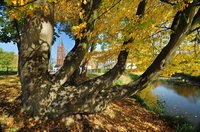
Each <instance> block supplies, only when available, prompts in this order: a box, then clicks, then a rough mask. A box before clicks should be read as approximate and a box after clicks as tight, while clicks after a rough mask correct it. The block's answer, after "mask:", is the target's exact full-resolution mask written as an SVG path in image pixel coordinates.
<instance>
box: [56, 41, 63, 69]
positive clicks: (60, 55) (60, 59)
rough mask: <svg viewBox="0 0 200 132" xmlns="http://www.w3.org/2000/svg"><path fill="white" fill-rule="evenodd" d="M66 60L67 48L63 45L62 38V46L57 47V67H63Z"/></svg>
mask: <svg viewBox="0 0 200 132" xmlns="http://www.w3.org/2000/svg"><path fill="white" fill-rule="evenodd" d="M64 60H65V47H64V45H63V41H62V37H60V44H59V45H58V47H57V59H56V65H55V67H61V66H62V65H63V62H64Z"/></svg>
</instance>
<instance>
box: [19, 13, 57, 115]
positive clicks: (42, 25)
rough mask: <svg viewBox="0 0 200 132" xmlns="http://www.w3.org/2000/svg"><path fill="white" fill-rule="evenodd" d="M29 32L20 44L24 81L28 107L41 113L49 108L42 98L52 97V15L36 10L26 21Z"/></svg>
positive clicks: (31, 111) (23, 85)
mask: <svg viewBox="0 0 200 132" xmlns="http://www.w3.org/2000/svg"><path fill="white" fill-rule="evenodd" d="M24 25H25V27H24V30H25V33H24V35H23V39H22V43H21V45H20V48H19V49H20V51H19V53H20V54H19V57H20V80H21V84H22V102H23V104H24V110H25V111H26V112H28V113H30V114H33V115H37V114H39V113H41V112H42V109H41V108H42V107H45V106H44V104H43V103H42V100H43V99H44V98H45V97H47V96H48V93H49V90H50V87H51V85H52V84H51V82H50V81H49V75H48V64H49V57H50V49H51V44H52V38H53V24H52V21H51V19H50V18H49V17H48V16H46V17H45V16H43V14H42V12H40V11H36V12H35V14H34V16H30V17H28V18H27V19H26V22H25V24H24Z"/></svg>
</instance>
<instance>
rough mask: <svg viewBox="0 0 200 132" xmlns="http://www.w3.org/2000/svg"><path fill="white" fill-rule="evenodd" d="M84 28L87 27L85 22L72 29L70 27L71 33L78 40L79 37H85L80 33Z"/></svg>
mask: <svg viewBox="0 0 200 132" xmlns="http://www.w3.org/2000/svg"><path fill="white" fill-rule="evenodd" d="M86 26H87V23H86V22H83V23H81V24H80V25H78V26H73V27H72V31H73V33H74V35H75V36H77V37H78V38H81V37H83V36H84V35H86V34H83V33H82V32H83V30H84V29H85V28H86Z"/></svg>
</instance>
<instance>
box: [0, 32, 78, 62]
mask: <svg viewBox="0 0 200 132" xmlns="http://www.w3.org/2000/svg"><path fill="white" fill-rule="evenodd" d="M61 36H62V40H63V44H64V46H65V50H66V51H67V52H69V51H70V50H71V49H72V48H73V46H74V44H75V42H74V40H72V39H70V38H69V37H68V36H67V35H65V34H64V33H62V34H61ZM59 43H60V38H57V39H56V42H55V43H54V45H53V46H52V52H51V56H52V58H53V59H54V60H56V54H57V46H58V45H59ZM0 48H2V49H3V50H4V51H7V52H11V51H12V52H15V53H16V54H17V53H18V49H17V45H15V44H12V43H0Z"/></svg>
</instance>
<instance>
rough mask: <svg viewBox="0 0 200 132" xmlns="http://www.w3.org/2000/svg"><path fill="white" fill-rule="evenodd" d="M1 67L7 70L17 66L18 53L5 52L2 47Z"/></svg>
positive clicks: (0, 53)
mask: <svg viewBox="0 0 200 132" xmlns="http://www.w3.org/2000/svg"><path fill="white" fill-rule="evenodd" d="M0 67H1V70H3V71H6V72H7V74H8V72H9V70H13V69H16V68H17V55H15V53H14V52H5V51H3V50H2V49H1V48H0Z"/></svg>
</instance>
